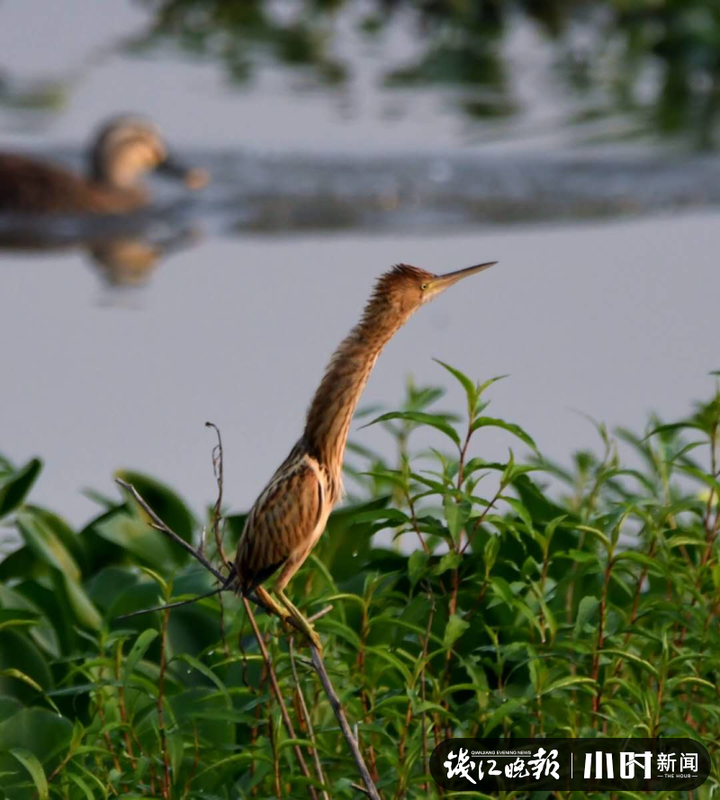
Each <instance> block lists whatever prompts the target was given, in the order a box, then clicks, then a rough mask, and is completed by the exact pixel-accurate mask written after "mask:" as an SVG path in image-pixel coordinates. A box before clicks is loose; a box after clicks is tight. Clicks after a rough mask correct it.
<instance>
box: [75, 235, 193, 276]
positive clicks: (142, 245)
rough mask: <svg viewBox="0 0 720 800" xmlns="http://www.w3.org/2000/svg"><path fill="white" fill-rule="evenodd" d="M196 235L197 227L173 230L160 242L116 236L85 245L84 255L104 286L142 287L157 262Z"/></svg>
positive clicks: (187, 245)
mask: <svg viewBox="0 0 720 800" xmlns="http://www.w3.org/2000/svg"><path fill="white" fill-rule="evenodd" d="M200 238H201V232H200V230H199V229H197V228H188V229H186V230H183V231H180V232H177V233H175V234H174V235H173V237H172V238H169V239H166V240H165V241H161V242H151V241H149V240H143V239H139V238H133V237H131V236H119V237H113V238H108V239H105V240H103V241H99V242H95V243H94V244H92V245H90V246H89V247H88V248H87V255H88V256H89V260H90V263H91V264H92V265H93V267H95V268H96V269H97V271H98V273H99V274H100V276H101V277H102V278H103V280H104V282H105V283H106V284H107V285H108V286H110V287H120V286H122V287H133V286H143V285H145V284H146V283H147V282H148V280H149V279H150V277H151V275H152V274H153V272H154V271H155V269H156V268H157V266H158V265H159V264H160V262H161V261H163V260H164V259H165V258H167V257H168V256H170V255H172V254H173V253H177V252H179V251H181V250H184V249H186V248H188V247H190V246H191V245H192V244H194V243H195V242H197V241H198V240H199V239H200Z"/></svg>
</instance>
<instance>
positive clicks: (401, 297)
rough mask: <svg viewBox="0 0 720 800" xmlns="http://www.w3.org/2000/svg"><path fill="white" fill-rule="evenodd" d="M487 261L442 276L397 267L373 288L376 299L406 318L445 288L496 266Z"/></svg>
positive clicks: (400, 265)
mask: <svg viewBox="0 0 720 800" xmlns="http://www.w3.org/2000/svg"><path fill="white" fill-rule="evenodd" d="M496 263H497V262H496V261H489V262H487V263H485V264H478V265H476V266H474V267H466V268H465V269H459V270H456V271H455V272H448V273H446V274H445V275H435V274H434V273H432V272H427V271H426V270H424V269H420V268H419V267H412V266H410V265H409V264H398V265H397V266H395V267H393V268H392V269H391V270H390V271H389V272H386V273H385V274H384V275H383V276H381V278H380V280H379V281H378V283H377V287H376V289H375V296H376V297H378V298H382V299H383V300H386V301H387V302H389V303H390V304H391V305H392V306H393V307H394V309H396V310H397V312H398V313H399V314H402V315H404V316H409V315H410V314H412V313H413V312H414V311H416V310H417V309H418V308H420V306H422V305H425V303H428V302H430V300H434V299H435V298H436V297H437V296H438V295H440V294H442V293H443V292H444V291H445V290H446V289H448V288H450V286H453V284H456V283H457V282H458V281H461V280H462V279H463V278H467V277H469V276H470V275H475V274H476V273H478V272H482V271H483V270H485V269H487V268H488V267H492V266H493V264H496Z"/></svg>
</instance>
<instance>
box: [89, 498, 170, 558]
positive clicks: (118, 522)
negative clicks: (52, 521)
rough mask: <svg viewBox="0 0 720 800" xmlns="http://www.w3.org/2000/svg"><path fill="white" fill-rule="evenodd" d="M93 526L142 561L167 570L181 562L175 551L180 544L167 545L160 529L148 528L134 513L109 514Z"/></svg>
mask: <svg viewBox="0 0 720 800" xmlns="http://www.w3.org/2000/svg"><path fill="white" fill-rule="evenodd" d="M93 530H94V531H95V532H96V533H97V534H98V535H99V536H100V537H102V538H103V539H106V540H107V541H109V542H112V543H113V544H116V545H118V547H121V548H122V549H123V550H126V551H127V552H128V553H131V554H132V555H134V556H137V558H138V559H139V560H140V561H141V563H143V564H150V565H151V566H153V567H156V568H158V569H163V570H166V569H168V567H171V566H173V565H175V564H177V563H179V562H180V556H179V555H178V553H176V552H175V551H179V550H180V549H181V548H180V547H179V546H178V547H170V545H169V544H168V542H167V541H166V539H165V538H164V537H163V535H162V533H160V532H159V531H156V530H154V529H153V528H151V527H150V526H149V525H148V524H147V522H146V521H145V520H144V519H142V518H141V517H140V516H139V515H138V514H136V513H123V512H119V513H116V514H112V515H110V516H108V517H106V518H105V519H103V520H102V521H101V522H99V523H97V524H96V525H95V526H94V527H93Z"/></svg>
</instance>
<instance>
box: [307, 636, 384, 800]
mask: <svg viewBox="0 0 720 800" xmlns="http://www.w3.org/2000/svg"><path fill="white" fill-rule="evenodd" d="M310 652H311V653H312V662H313V666H314V667H315V671H316V672H317V674H318V677H319V678H320V683H321V684H322V687H323V689H324V690H325V694H326V695H327V698H328V700H329V701H330V706H331V708H332V710H333V713H334V714H335V718H336V719H337V721H338V722H339V723H340V730H341V731H342V733H343V736H344V737H345V741H346V742H347V744H348V747H349V748H350V752H351V753H352V756H353V759H354V760H355V766H356V767H357V768H358V772H359V773H360V775H361V776H362V779H363V783H364V784H365V787H366V789H367V794H368V797H372V799H373V800H380V795H379V794H378V790H377V789H376V788H375V784H374V783H373V780H372V778H371V777H370V773H369V772H368V768H367V767H366V766H365V761H364V760H363V757H362V753H361V752H360V748H359V747H358V743H357V740H356V739H355V737H354V736H353V734H352V731H351V730H350V725H348V721H347V717H346V716H345V709H344V708H343V707H342V703H341V702H340V700H339V698H338V696H337V694H335V689H334V687H333V685H332V683H331V682H330V678H329V676H328V674H327V670H326V669H325V664H324V662H323V660H322V656H321V655H320V653H319V652H318V650H317V648H316V647H314V646H313V645H312V644H311V645H310Z"/></svg>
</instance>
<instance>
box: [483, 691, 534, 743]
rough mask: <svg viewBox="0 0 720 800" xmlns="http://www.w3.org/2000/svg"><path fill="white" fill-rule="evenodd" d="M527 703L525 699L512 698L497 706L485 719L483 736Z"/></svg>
mask: <svg viewBox="0 0 720 800" xmlns="http://www.w3.org/2000/svg"><path fill="white" fill-rule="evenodd" d="M524 705H525V700H520V699H517V698H512V699H510V700H508V701H507V702H505V703H503V704H502V705H501V706H500V707H499V708H496V709H495V711H493V713H492V714H490V716H489V717H488V718H487V720H486V721H485V725H484V727H483V736H485V737H487V736H488V735H489V734H490V733H491V732H492V731H493V730H494V729H495V728H496V727H497V726H498V725H499V724H500V723H501V722H502V721H503V720H504V719H505V718H506V717H509V716H512V715H513V714H514V713H515V712H516V711H517V710H518V709H520V708H522V707H523V706H524Z"/></svg>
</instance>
